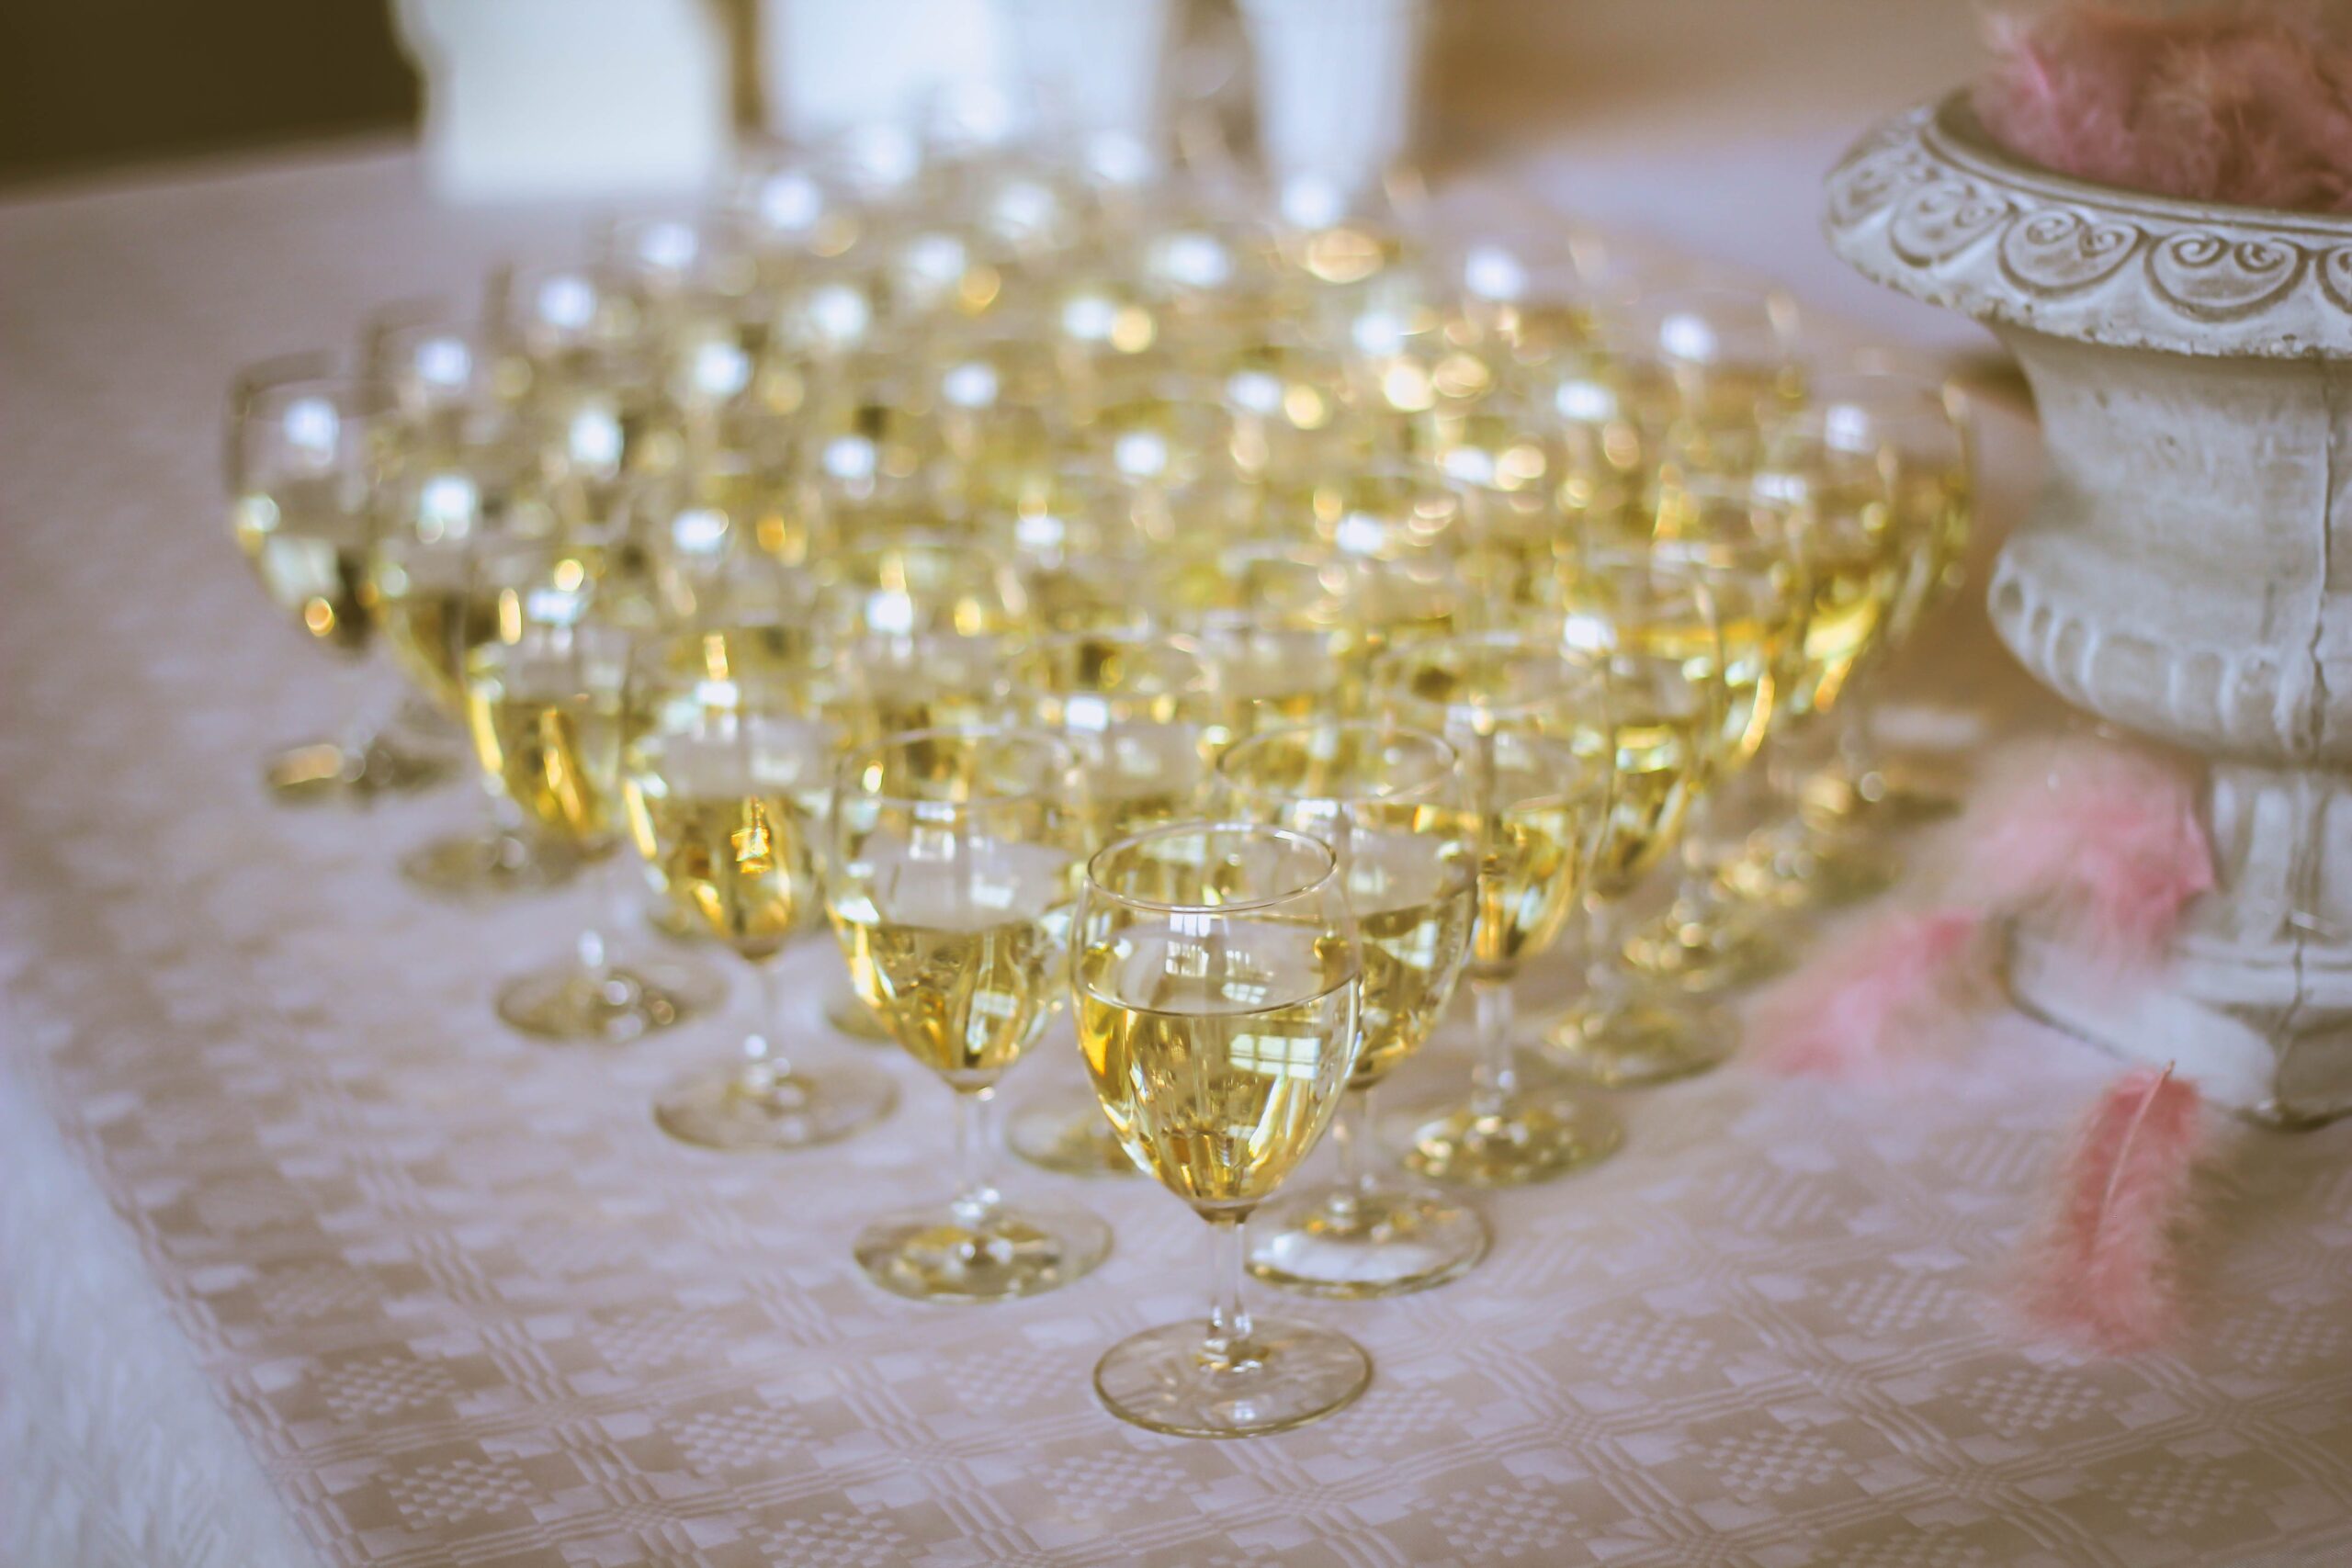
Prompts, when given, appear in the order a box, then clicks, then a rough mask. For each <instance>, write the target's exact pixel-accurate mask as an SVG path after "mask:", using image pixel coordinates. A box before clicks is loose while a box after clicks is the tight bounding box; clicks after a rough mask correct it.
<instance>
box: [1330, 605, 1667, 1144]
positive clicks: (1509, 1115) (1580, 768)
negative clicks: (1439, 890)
mask: <svg viewBox="0 0 2352 1568" xmlns="http://www.w3.org/2000/svg"><path fill="white" fill-rule="evenodd" d="M1372 681H1373V701H1374V710H1375V711H1376V712H1378V713H1381V714H1383V715H1385V716H1388V717H1390V718H1392V719H1394V720H1396V721H1397V722H1399V723H1402V724H1406V725H1408V726H1411V727H1412V728H1419V729H1426V730H1430V731H1432V732H1434V733H1436V734H1439V735H1441V736H1442V737H1444V739H1447V740H1448V741H1449V742H1450V743H1452V744H1453V748H1454V750H1456V751H1458V752H1460V753H1461V754H1462V758H1463V761H1464V768H1465V771H1466V773H1467V775H1468V779H1469V789H1470V803H1471V806H1472V807H1473V809H1474V810H1476V812H1477V813H1478V817H1479V864H1478V879H1477V919H1476V924H1475V925H1474V926H1473V928H1472V931H1471V948H1470V959H1469V975H1470V991H1471V996H1472V998H1473V999H1474V1000H1475V1002H1476V1006H1477V1061H1476V1067H1475V1068H1474V1071H1473V1075H1472V1078H1471V1089H1470V1097H1469V1100H1467V1102H1465V1103H1463V1104H1460V1105H1455V1106H1452V1107H1449V1108H1446V1109H1444V1110H1443V1111H1441V1112H1440V1113H1439V1114H1438V1115H1436V1116H1434V1117H1433V1118H1431V1119H1430V1120H1429V1121H1428V1122H1425V1123H1424V1124H1423V1125H1422V1126H1421V1127H1420V1128H1419V1130H1418V1131H1417V1132H1416V1134H1414V1138H1413V1146H1412V1148H1411V1150H1410V1152H1408V1154H1407V1156H1406V1163H1407V1165H1408V1166H1409V1167H1411V1168H1413V1169H1415V1170H1417V1171H1419V1172H1420V1173H1421V1174H1422V1175H1424V1176H1429V1177H1433V1178H1435V1179H1440V1180H1445V1181H1459V1182H1463V1183H1465V1184H1467V1185H1470V1186H1475V1187H1508V1186H1517V1185H1519V1184H1521V1183H1524V1182H1530V1181H1543V1180H1549V1179H1552V1178H1554V1177H1556V1176H1561V1175H1565V1174H1566V1172H1568V1171H1570V1170H1574V1169H1576V1168H1579V1167H1581V1166H1585V1165H1589V1164H1590V1163H1591V1162H1592V1161H1594V1160H1597V1159H1600V1158H1601V1157H1603V1156H1606V1155H1608V1154H1609V1153H1611V1151H1612V1150H1614V1149H1615V1148H1616V1147H1617V1145H1618V1144H1619V1142H1620V1141H1621V1140H1622V1139H1623V1129H1622V1128H1621V1127H1620V1126H1619V1124H1618V1122H1617V1119H1616V1118H1615V1117H1614V1116H1613V1115H1612V1114H1611V1113H1610V1111H1608V1110H1607V1109H1606V1108H1605V1107H1604V1106H1602V1105H1600V1103H1599V1102H1597V1101H1592V1100H1578V1099H1576V1098H1574V1097H1572V1096H1565V1095H1563V1096H1554V1095H1550V1094H1548V1093H1547V1094H1545V1095H1544V1096H1542V1097H1540V1098H1539V1097H1538V1096H1536V1095H1535V1094H1534V1093H1532V1091H1531V1090H1530V1089H1529V1088H1528V1086H1527V1085H1526V1084H1525V1083H1523V1081H1522V1079H1521V1069H1520V1066H1519V1060H1518V1057H1517V1055H1516V1054H1515V1052H1514V1050H1513V1047H1512V1038H1511V995H1510V982H1511V977H1512V976H1514V975H1516V974H1517V973H1518V971H1519V968H1520V966H1521V964H1523V963H1525V962H1526V961H1527V960H1528V959H1530V958H1532V957H1535V956H1537V955H1538V954H1540V953H1544V951H1545V950H1547V949H1548V948H1550V947H1551V945H1552V944H1553V942H1555V941H1557V940H1558V938H1559V935H1560V932H1561V931H1562V929H1563V928H1564V927H1565V926H1566V924H1567V921H1568V919H1569V917H1570V916H1571V915H1572V914H1574V913H1575V910H1576V907H1577V897H1578V896H1579V894H1580V893H1581V892H1582V891H1583V887H1584V884H1585V879H1586V877H1587V875H1588V874H1589V871H1590V869H1591V866H1592V861H1593V856H1594V853H1595V851H1596V849H1597V847H1598V840H1599V835H1600V831H1601V829H1602V828H1603V826H1604V825H1605V822H1606V819H1607V815H1608V812H1609V809H1610V801H1611V787H1612V780H1611V776H1610V774H1611V756H1610V754H1609V752H1608V750H1607V749H1606V748H1604V747H1595V746H1594V745H1592V743H1591V740H1590V736H1591V734H1592V732H1593V728H1594V727H1595V726H1596V725H1599V726H1604V727H1605V725H1606V723H1607V715H1608V682H1607V677H1606V675H1605V673H1604V672H1603V671H1601V670H1600V669H1598V668H1596V667H1595V665H1594V664H1593V663H1592V661H1590V660H1588V659H1583V658H1579V657H1577V656H1574V655H1572V654H1570V653H1569V652H1568V651H1567V650H1566V649H1565V648H1564V647H1563V646H1562V644H1561V642H1560V639H1559V638H1558V637H1556V636H1553V637H1544V636H1541V635H1536V634H1531V633H1523V632H1518V631H1490V632H1477V633H1471V634H1466V635H1464V636H1458V637H1432V638H1429V639H1426V640H1423V641H1418V642H1413V643H1408V644H1407V645H1406V646H1404V647H1402V648H1398V649H1391V650H1390V651H1388V652H1386V653H1385V654H1383V655H1382V656H1381V657H1380V659H1379V660H1377V661H1375V663H1374V666H1373V676H1372Z"/></svg>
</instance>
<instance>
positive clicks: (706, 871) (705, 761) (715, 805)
mask: <svg viewBox="0 0 2352 1568" xmlns="http://www.w3.org/2000/svg"><path fill="white" fill-rule="evenodd" d="M748 640H749V639H748V638H740V637H729V635H727V634H725V633H722V632H717V631H708V630H706V631H703V632H700V633H696V634H690V635H687V636H684V637H679V638H677V639H675V640H662V641H657V642H655V643H653V644H652V645H651V646H650V647H644V648H640V649H639V650H638V653H637V656H636V660H635V668H634V671H633V675H632V681H631V686H630V691H629V696H628V715H629V729H630V739H629V740H628V745H627V748H626V750H624V753H623V756H622V761H621V773H622V780H623V786H624V790H625V792H626V800H627V805H628V827H629V837H630V839H631V840H633V841H634V843H635V844H636V847H637V851H638V853H639V854H640V855H641V856H643V857H644V860H645V863H646V865H647V866H648V867H649V868H650V871H651V873H652V874H653V877H654V880H655V881H656V882H657V883H659V884H660V885H661V886H662V889H663V890H664V892H665V893H666V894H667V896H668V898H669V902H670V907H672V908H678V909H682V910H685V911H688V912H690V913H692V914H693V915H694V916H695V917H696V918H697V919H700V920H701V921H702V923H703V927H704V930H705V931H707V933H708V934H709V935H710V936H712V937H714V938H716V939H717V940H718V941H719V942H723V943H725V944H726V945H727V946H728V947H729V948H731V949H733V950H734V952H735V953H736V954H737V955H738V956H740V957H741V959H742V960H743V961H744V963H745V964H748V965H749V966H750V967H751V969H752V978H753V980H754V986H753V987H752V998H753V1012H752V1024H751V1029H750V1031H749V1032H748V1033H747V1034H746V1035H745V1036H744V1040H743V1045H742V1051H741V1058H740V1059H739V1060H737V1061H735V1062H732V1063H729V1064H727V1065H725V1066H718V1067H716V1068H714V1069H710V1070H706V1071H704V1072H700V1073H697V1074H695V1075H693V1076H691V1077H687V1078H685V1079H684V1080H683V1081H681V1082H680V1083H678V1084H676V1085H675V1086H673V1088H671V1089H669V1090H668V1091H666V1092H665V1093H664V1094H663V1095H662V1097H661V1099H660V1100H658V1101H656V1103H655V1105H654V1113H653V1114H654V1121H655V1122H656V1123H657V1124H659V1125H660V1127H661V1128H662V1131H663V1132H665V1133H667V1134H670V1135H671V1136H672V1137H673V1138H676V1139H678V1140H680V1141H681V1142H684V1143H689V1144H695V1145H700V1146H702V1147H705V1148H714V1149H781V1148H799V1147H803V1146H806V1145H811V1144H821V1143H829V1142H831V1140H833V1139H835V1138H840V1137H843V1136H846V1135H847V1134H851V1133H854V1132H855V1131H857V1130H858V1129H859V1128H861V1127H865V1126H867V1125H869V1124H870V1123H872V1122H876V1121H878V1120H880V1119H881V1118H882V1117H883V1116H885V1115H887V1114H888V1112H889V1110H890V1107H891V1106H892V1104H894V1103H895V1102H896V1100H897V1099H898V1091H897V1089H896V1088H895V1087H894V1086H893V1085H892V1083H891V1081H890V1078H889V1077H888V1075H887V1074H885V1073H882V1072H880V1071H878V1070H876V1068H874V1067H872V1066H865V1065H863V1064H859V1063H839V1064H830V1065H827V1066H821V1067H810V1066H806V1065H805V1064H796V1063H792V1062H789V1061H787V1060H786V1057H785V1055H784V1054H783V1053H782V1052H781V1051H780V1050H778V1049H777V1048H776V1043H775V1040H774V1039H773V1034H774V1032H775V1030H776V1028H777V1027H778V1025H779V1023H780V1021H781V1020H782V1019H783V1017H784V1014H785V1011H786V1003H785V996H784V977H783V966H782V964H781V963H780V962H779V961H780V959H781V956H782V954H783V953H784V950H785V948H786V945H787V944H788V943H790V942H793V941H794V940H795V939H796V938H797V937H799V936H801V935H804V934H806V933H808V932H809V931H814V930H815V929H817V927H818V926H819V925H820V923H821V922H822V920H823V919H824V912H823V904H822V899H821V896H820V889H819V879H818V863H819V857H820V854H821V852H822V841H823V837H824V831H825V813H826V809H827V805H828V797H829V795H830V793H831V784H832V769H833V761H834V759H835V757H836V756H837V755H838V751H839V748H838V747H837V745H836V744H835V741H836V737H835V736H834V735H833V734H832V733H831V730H830V728H829V727H828V726H827V725H826V723H825V722H824V720H823V719H822V718H821V717H819V716H815V715H813V714H811V713H810V712H809V699H808V694H807V692H806V690H805V688H804V687H803V685H802V683H801V682H800V681H799V680H798V679H797V678H795V676H794V675H792V674H789V673H786V672H785V671H779V670H778V669H777V668H776V667H775V666H773V665H770V664H767V663H765V662H764V661H763V660H760V659H759V658H758V657H757V655H756V653H755V652H754V654H753V656H752V657H751V658H746V657H744V651H745V649H744V643H745V642H746V641H748Z"/></svg>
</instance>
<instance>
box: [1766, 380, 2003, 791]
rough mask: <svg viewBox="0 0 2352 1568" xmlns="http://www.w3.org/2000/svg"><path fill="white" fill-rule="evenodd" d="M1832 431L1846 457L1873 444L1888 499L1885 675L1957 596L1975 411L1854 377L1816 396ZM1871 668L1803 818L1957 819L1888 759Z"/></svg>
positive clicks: (1956, 395) (1914, 389) (1916, 383)
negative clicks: (1897, 558) (1890, 553)
mask: <svg viewBox="0 0 2352 1568" xmlns="http://www.w3.org/2000/svg"><path fill="white" fill-rule="evenodd" d="M1812 391H1813V400H1814V404H1815V407H1817V408H1820V409H1822V410H1823V411H1825V412H1824V414H1823V418H1824V421H1825V423H1828V422H1835V423H1837V424H1838V427H1839V432H1840V439H1841V441H1842V442H1843V443H1844V444H1846V445H1848V446H1860V445H1862V444H1864V443H1870V444H1874V445H1875V446H1876V447H1877V451H1878V462H1879V465H1880V468H1881V471H1882V472H1883V474H1884V475H1885V477H1886V481H1887V490H1888V492H1889V495H1890V498H1891V525H1892V527H1893V529H1894V534H1895V536H1896V540H1895V548H1896V549H1897V551H1898V552H1899V553H1900V554H1901V556H1902V574H1901V580H1900V582H1899V584H1898V585H1897V587H1896V589H1895V592H1894V601H1893V603H1892V604H1889V606H1888V609H1887V615H1886V625H1885V628H1884V630H1883V633H1882V635H1881V636H1880V637H1879V648H1880V649H1882V650H1883V651H1882V653H1880V654H1879V655H1876V656H1874V657H1873V659H1872V660H1871V663H1872V665H1873V666H1875V665H1883V663H1884V662H1885V661H1886V657H1887V656H1891V655H1894V654H1895V653H1898V652H1899V651H1900V650H1901V649H1903V648H1905V646H1907V645H1908V644H1909V642H1910V641H1911V638H1912V637H1913V635H1914V634H1915V633H1916V632H1917V629H1918V626H1919V623H1920V621H1921V620H1923V619H1924V618H1925V617H1926V616H1927V615H1928V614H1929V613H1930V612H1932V611H1933V610H1934V608H1935V607H1936V606H1937V605H1939V604H1941V603H1942V602H1943V601H1944V600H1945V599H1947V598H1949V597H1950V596H1951V592H1953V590H1954V589H1955V588H1956V587H1957V586H1958V581H1959V574H1960V563H1961V559H1962V556H1963V555H1964V553H1965V552H1966V549H1967V545H1968V527H1969V514H1970V511H1971V504H1972V502H1971V497H1972V491H1973V481H1972V477H1971V445H1972V444H1971V441H1970V434H1969V424H1968V418H1967V404H1966V400H1965V398H1964V397H1963V396H1962V393H1961V392H1960V390H1959V389H1957V388H1954V387H1951V386H1949V385H1947V384H1943V383H1939V382H1937V381H1935V380H1932V379H1929V378H1924V377H1918V376H1913V375H1908V374H1905V373H1904V372H1901V371H1894V370H1874V371H1849V372H1841V373H1838V374H1836V375H1831V376H1826V377H1822V378H1818V379H1817V380H1816V381H1815V384H1814V387H1813V389H1812ZM1876 676H1877V671H1876V670H1875V669H1874V668H1865V670H1864V671H1862V673H1861V675H1860V676H1859V677H1857V678H1856V680H1855V681H1854V682H1852V686H1853V689H1852V691H1851V693H1850V694H1849V696H1848V697H1847V699H1846V701H1845V702H1844V703H1843V704H1842V705H1840V707H1839V709H1838V755H1837V759H1836V761H1833V762H1832V763H1831V764H1830V765H1829V766H1827V767H1826V768H1824V769H1822V770H1821V771H1820V772H1818V773H1815V774H1814V775H1813V776H1812V777H1811V778H1810V779H1808V780H1807V781H1806V782H1805V786H1804V807H1805V809H1806V810H1807V812H1808V813H1810V814H1811V815H1813V816H1814V817H1815V818H1816V819H1826V820H1827V821H1828V822H1829V823H1830V824H1832V825H1833V826H1851V827H1869V826H1874V825H1877V824H1879V823H1886V824H1889V825H1894V826H1904V825H1908V824H1912V823H1917V822H1920V821H1926V820H1930V819H1932V818H1937V817H1941V816H1947V815H1949V814H1950V813H1951V812H1952V811H1953V810H1954V809H1956V808H1957V805H1958V803H1957V801H1955V800H1954V799H1953V798H1952V797H1951V795H1949V794H1948V793H1943V792H1939V791H1937V790H1935V789H1933V788H1931V787H1929V786H1928V785H1927V784H1922V783H1920V782H1919V781H1917V779H1914V778H1911V777H1909V776H1907V775H1906V774H1905V772H1904V771H1903V770H1901V769H1898V768H1895V767H1894V766H1892V765H1891V764H1889V763H1888V762H1887V761H1885V760H1884V758H1883V755H1882V752H1881V748H1880V745H1879V741H1878V738H1877V734H1876V728H1875V725H1874V723H1873V719H1874V716H1875V714H1876V709H1877V705H1878V704H1877V694H1878V688H1879V685H1880V682H1879V680H1878V679H1877V678H1876Z"/></svg>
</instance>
